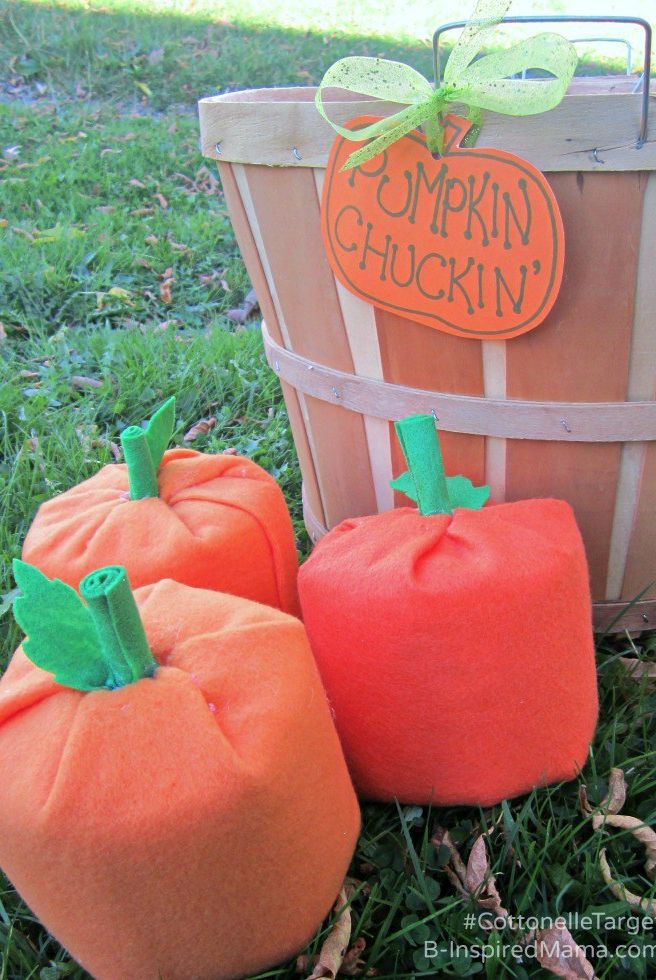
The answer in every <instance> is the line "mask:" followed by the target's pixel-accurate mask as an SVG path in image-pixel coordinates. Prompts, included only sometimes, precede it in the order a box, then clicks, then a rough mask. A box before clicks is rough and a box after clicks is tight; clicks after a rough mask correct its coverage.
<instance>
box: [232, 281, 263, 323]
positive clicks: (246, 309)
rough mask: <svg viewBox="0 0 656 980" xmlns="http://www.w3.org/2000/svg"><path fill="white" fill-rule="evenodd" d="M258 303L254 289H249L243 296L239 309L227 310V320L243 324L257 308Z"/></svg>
mask: <svg viewBox="0 0 656 980" xmlns="http://www.w3.org/2000/svg"><path fill="white" fill-rule="evenodd" d="M259 308H260V307H259V303H258V302H257V296H256V295H255V290H254V289H249V291H248V292H247V293H246V296H245V297H244V302H243V303H242V304H241V306H240V307H239V309H235V310H228V312H227V313H226V316H227V317H228V319H229V320H232V321H233V322H234V323H239V324H244V323H246V321H247V320H248V318H249V316H251V314H252V313H254V312H256V310H259Z"/></svg>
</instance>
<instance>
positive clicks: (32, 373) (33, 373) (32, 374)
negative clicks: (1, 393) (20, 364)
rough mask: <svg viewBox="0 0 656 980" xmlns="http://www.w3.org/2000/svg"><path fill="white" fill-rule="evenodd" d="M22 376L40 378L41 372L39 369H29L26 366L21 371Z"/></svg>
mask: <svg viewBox="0 0 656 980" xmlns="http://www.w3.org/2000/svg"><path fill="white" fill-rule="evenodd" d="M20 376H21V378H38V377H39V372H38V371H27V370H26V369H25V368H23V370H22V371H21V372H20Z"/></svg>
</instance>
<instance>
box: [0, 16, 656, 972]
mask: <svg viewBox="0 0 656 980" xmlns="http://www.w3.org/2000/svg"><path fill="white" fill-rule="evenodd" d="M387 6H388V7H389V9H388V10H387V11H384V10H383V9H382V8H383V5H382V4H379V3H377V2H375V0H366V2H363V3H362V4H359V5H354V4H352V3H347V2H346V0H338V2H336V3H331V4H320V3H319V2H318V0H305V2H303V3H301V2H291V0H290V2H287V3H283V0H272V2H271V3H270V4H266V5H265V4H263V3H261V2H257V0H240V2H237V0H228V2H225V3H219V4H216V3H209V0H207V2H206V0H198V2H196V3H194V2H193V0H184V2H180V0H178V2H164V0H148V2H144V3H142V4H140V5H139V6H138V7H136V6H134V5H133V4H130V3H127V2H124V3H122V2H120V0H104V2H102V3H98V4H89V3H82V2H78V0H66V2H64V3H61V4H60V5H57V6H53V5H52V4H45V3H42V2H34V3H24V2H14V3H9V4H5V5H4V6H0V64H2V66H3V67H2V77H1V78H0V153H1V154H2V155H1V157H0V179H1V180H2V192H1V194H0V372H1V375H0V439H1V440H2V457H1V459H0V513H1V514H2V517H1V518H0V576H1V578H0V614H1V618H0V641H1V643H2V648H1V650H0V667H2V666H4V664H5V663H6V660H7V658H8V657H9V655H10V654H11V651H12V650H13V649H14V647H15V646H16V644H17V642H18V631H17V629H16V627H15V625H14V623H13V619H12V616H11V613H10V611H9V610H10V603H11V599H12V589H13V582H12V580H11V574H10V565H11V559H12V558H13V557H15V556H17V555H19V553H20V545H21V540H22V538H23V536H24V534H25V531H26V529H27V527H28V525H29V522H30V520H31V518H32V517H33V515H34V512H35V510H36V508H37V506H38V505H39V503H40V502H41V501H43V500H45V499H46V498H48V497H50V496H51V495H53V494H55V493H57V492H59V491H61V490H64V489H66V488H67V487H69V486H71V485H72V484H74V483H77V482H79V481H80V480H82V479H84V478H85V477H87V476H89V475H91V474H92V473H93V472H95V470H96V469H97V468H98V467H99V466H101V465H103V464H105V463H107V462H109V461H111V459H112V443H113V442H115V441H116V438H117V435H118V434H119V432H120V430H121V428H122V427H123V426H125V425H126V424H130V423H132V422H134V421H137V420H139V419H141V418H145V417H147V416H148V415H149V414H150V412H151V410H152V409H153V408H154V407H155V406H156V405H157V404H158V403H159V402H160V401H162V400H163V398H164V397H166V396H167V395H169V394H170V393H172V392H176V393H177V395H178V419H179V425H178V431H177V434H176V438H177V439H178V441H180V440H181V439H182V435H183V434H184V432H185V431H186V429H187V428H188V427H189V426H190V425H191V424H192V423H193V422H195V421H197V420H198V419H199V418H201V417H207V416H210V415H212V416H214V417H215V418H216V420H217V423H216V425H215V426H214V428H212V429H211V430H210V431H209V433H207V435H205V436H203V437H202V438H201V439H200V440H199V441H198V442H197V443H195V445H196V446H197V448H200V449H204V450H208V451H221V450H222V449H224V448H227V447H235V448H237V449H238V450H239V451H240V452H243V453H245V454H247V455H249V456H251V457H252V458H253V459H255V460H256V461H257V462H258V463H260V464H261V465H262V466H264V467H266V468H267V469H268V470H270V471H271V472H272V473H274V475H275V476H276V477H277V478H278V479H279V480H280V481H281V484H282V486H283V489H284V490H285V492H286V494H287V498H288V500H289V503H290V506H291V508H292V513H293V516H294V520H295V526H296V529H297V533H298V542H299V548H300V549H301V551H302V552H303V553H306V552H307V539H306V537H305V534H304V531H303V528H302V522H301V508H300V478H299V472H298V466H297V462H296V458H295V454H294V449H293V445H292V442H291V438H290V435H289V430H288V426H287V419H286V416H285V411H284V406H283V404H282V400H281V397H280V392H279V388H278V384H277V381H276V379H275V377H274V376H273V375H272V374H271V373H270V372H269V371H268V369H267V368H266V366H265V363H264V359H263V355H262V350H261V343H260V339H259V335H258V331H257V329H256V326H257V325H256V324H254V325H253V326H252V327H250V326H249V328H248V329H236V328H235V327H234V325H233V324H231V322H230V320H228V319H227V318H226V316H225V314H226V312H227V311H228V310H229V309H230V308H232V307H235V306H238V305H239V303H240V302H241V301H242V299H243V298H244V295H245V293H246V291H247V290H248V288H249V284H248V281H247V277H246V273H245V270H244V268H243V265H242V263H241V260H240V257H239V253H238V250H237V247H236V244H235V241H234V238H233V235H232V231H231V227H230V223H229V221H228V218H227V216H226V211H225V206H224V203H223V200H222V196H221V191H220V187H219V185H218V182H217V179H216V176H215V172H214V170H213V168H212V167H211V166H207V165H206V163H205V162H204V161H203V159H202V158H201V157H200V155H199V153H198V149H197V140H198V129H197V121H196V117H195V114H194V108H195V101H196V99H197V98H198V97H199V96H200V95H204V94H210V93H212V92H215V91H218V90H221V89H223V88H227V87H231V88H236V87H246V86H250V85H270V84H306V83H310V82H313V81H315V80H316V79H317V78H318V77H319V76H320V75H321V73H322V72H323V70H325V68H326V67H328V65H329V64H330V63H331V62H332V61H333V60H335V59H336V58H338V57H340V56H342V55H345V54H347V53H367V54H381V53H382V54H385V55H387V56H391V57H398V58H401V59H403V60H409V61H412V63H413V64H415V65H416V66H417V67H418V68H419V69H420V70H422V71H424V72H425V73H429V72H430V50H429V46H428V42H427V38H428V36H429V34H430V32H431V30H432V27H433V26H434V25H435V24H436V23H438V22H440V21H442V20H448V19H451V18H452V17H453V16H454V14H453V12H452V10H453V8H452V7H450V6H449V5H447V4H446V3H444V2H443V0H438V2H437V3H435V4H432V3H431V4H429V3H428V2H427V0H421V2H419V3H418V4H415V5H413V6H412V8H410V10H409V11H408V10H407V9H406V8H401V7H398V6H396V7H394V6H393V5H387ZM611 7H612V5H611ZM611 7H608V8H607V9H608V10H610V9H611ZM526 9H527V7H526V6H524V7H523V8H522V10H521V11H518V12H526ZM542 9H545V8H544V7H543V8H542ZM552 9H556V5H555V3H554V4H553V8H552ZM577 9H581V10H583V9H585V12H594V7H593V5H592V4H591V3H586V4H584V5H582V6H580V7H579V8H577ZM605 9H606V8H605ZM649 9H650V8H649V7H648V5H647V3H643V2H642V0H641V2H639V3H635V4H634V5H633V7H632V12H635V13H640V12H645V11H648V10H649ZM459 15H460V14H458V16H459ZM595 67H597V68H598V66H595V65H592V68H593V70H594V68H595ZM463 642H466V636H464V637H463ZM655 647H656V638H655V637H654V636H650V635H645V636H643V637H642V638H640V639H633V640H632V639H631V638H629V637H620V638H616V639H613V640H601V641H600V643H599V680H600V687H601V714H600V719H601V720H600V725H599V729H598V732H597V736H596V739H595V743H594V747H593V750H592V752H591V756H590V760H589V764H588V765H587V767H586V770H585V772H584V773H583V777H582V780H581V782H584V783H585V784H586V785H587V787H588V794H589V797H590V799H591V801H592V802H593V803H594V802H598V801H600V800H601V799H602V798H603V796H604V794H605V792H606V788H607V783H608V779H609V774H610V771H611V769H612V767H621V768H622V769H623V770H624V772H625V774H626V778H627V781H628V784H629V792H628V797H627V802H626V805H625V812H626V813H627V814H632V815H634V816H636V817H638V818H640V819H641V820H644V821H645V822H647V823H651V824H652V825H653V824H654V823H655V822H656V793H655V787H656V775H655V773H656V769H655V765H654V763H655V761H656V750H655V748H654V746H655V745H656V723H655V721H654V712H655V710H656V689H654V688H653V687H652V688H649V687H647V686H645V684H644V683H642V684H637V683H635V682H634V681H633V680H631V679H630V678H628V676H627V674H626V671H625V670H624V669H623V667H622V664H621V663H620V662H619V658H620V657H621V656H622V655H623V654H626V653H629V654H634V655H637V656H638V657H640V658H641V659H649V658H653V654H654V648H655ZM471 710H472V712H475V711H476V706H475V705H472V706H471ZM578 790H579V787H578V784H577V783H576V782H574V783H569V784H566V785H563V786H557V787H553V788H549V789H546V790H542V791H539V792H535V793H533V794H531V795H530V796H527V797H523V798H521V799H519V800H516V801H512V802H510V803H507V804H506V803H504V804H503V805H501V806H499V807H495V808H493V809H491V810H486V811H481V810H477V809H466V808H458V809H450V810H440V811H434V812H428V811H427V810H426V809H425V808H424V809H422V808H419V807H405V808H402V809H400V810H399V809H397V808H396V807H394V806H368V807H366V808H365V812H364V829H363V835H362V839H361V843H360V846H359V849H358V853H357V855H356V858H355V861H354V864H353V868H352V874H353V877H354V878H356V879H357V880H358V881H359V882H360V883H361V884H360V885H359V886H358V888H357V890H356V893H355V897H354V899H353V911H354V939H362V940H364V941H365V943H366V945H365V947H364V951H363V952H362V959H363V961H364V971H365V972H367V971H368V972H369V975H377V976H380V977H413V976H435V975H448V976H470V975H476V974H480V975H481V976H482V977H485V978H496V977H515V978H524V977H527V976H539V975H545V976H546V975H548V974H546V973H545V972H544V970H543V969H542V967H540V965H539V964H538V963H536V961H535V959H533V958H531V955H530V953H529V952H528V951H527V952H526V954H525V955H524V956H523V959H522V961H521V962H519V961H518V960H517V958H516V957H514V956H513V954H512V952H511V951H510V950H509V949H508V948H506V949H505V950H504V949H503V946H504V944H505V945H506V947H510V946H512V944H513V942H514V933H513V932H512V930H510V929H509V928H506V929H499V930H497V932H496V933H494V934H493V935H492V942H493V944H494V943H496V944H497V947H498V948H497V950H496V952H495V953H494V954H493V955H492V956H491V957H490V958H489V959H488V960H487V961H486V963H485V964H483V963H481V962H480V961H479V960H478V959H477V958H475V957H473V956H468V955H466V954H465V953H463V952H462V950H456V949H455V948H454V947H455V945H457V944H458V943H461V944H464V945H465V946H472V945H475V944H480V943H482V942H484V941H485V940H486V937H487V938H488V939H489V934H487V933H485V932H483V931H482V930H481V928H480V927H479V926H478V925H475V926H473V927H471V926H469V925H468V923H467V922H466V919H465V916H466V915H467V913H469V912H471V911H473V910H475V909H476V908H477V906H476V902H475V900H474V899H472V898H471V896H469V897H468V896H467V895H463V894H462V889H461V888H459V887H458V886H457V883H456V882H455V880H454V872H453V858H452V857H451V858H450V851H449V848H448V847H447V846H446V845H445V844H444V843H441V844H440V843H439V842H437V843H435V842H434V834H435V830H436V827H438V826H439V827H441V828H446V829H448V831H449V835H450V837H451V840H452V841H453V842H454V844H455V846H457V848H459V850H460V852H461V854H462V856H463V859H464V860H465V861H466V860H467V856H468V854H469V852H470V850H471V847H472V845H473V842H474V840H475V839H476V837H477V836H478V835H479V834H480V833H481V831H483V830H485V829H488V828H493V829H492V830H491V833H490V835H489V838H488V841H487V847H488V852H489V857H490V863H491V867H492V870H493V872H494V873H495V874H496V876H497V886H498V889H499V892H500V894H501V899H502V904H503V905H504V906H505V908H506V909H508V910H509V912H510V913H511V914H512V915H513V916H516V917H518V916H524V917H528V916H535V917H537V918H540V917H548V916H551V917H555V916H556V915H558V914H565V915H567V914H575V913H578V914H579V916H580V917H582V916H584V915H586V914H587V915H590V916H591V919H592V925H590V927H589V928H588V927H587V926H586V925H580V924H579V925H572V927H571V932H572V933H573V935H574V938H575V939H576V941H577V942H578V943H579V944H582V945H586V946H594V947H595V949H597V948H599V947H601V946H605V947H607V955H603V953H602V954H601V955H599V956H598V957H597V958H596V959H595V958H594V957H593V960H594V962H595V968H596V974H597V976H599V977H616V976H625V975H626V976H629V977H645V978H647V977H652V976H656V926H654V925H653V924H652V925H650V923H649V920H648V919H644V920H643V918H642V914H641V912H640V911H636V910H633V911H631V910H630V908H629V906H628V905H627V903H626V902H625V901H623V900H622V898H621V895H620V897H618V896H617V895H616V894H613V892H612V891H611V890H610V889H609V888H608V887H607V885H606V884H605V882H604V879H603V877H602V874H601V871H600V867H599V853H600V848H601V847H606V848H607V854H608V860H609V863H610V867H611V868H612V869H613V873H614V874H615V876H616V877H617V878H619V879H620V880H621V881H626V883H627V887H628V888H629V889H630V890H631V891H633V892H637V893H640V894H641V895H646V896H648V897H651V898H652V899H653V898H654V894H655V892H656V885H655V884H654V881H653V880H652V879H651V878H650V877H649V876H648V875H647V874H646V872H645V870H644V868H643V862H644V854H643V853H642V848H641V847H640V846H639V845H637V844H636V842H635V841H634V839H633V838H632V837H631V836H630V835H629V834H627V833H623V834H622V833H618V832H613V833H609V832H606V831H601V832H595V831H593V829H592V826H591V822H590V821H589V820H588V819H587V818H586V817H584V816H582V814H581V810H580V807H579V801H578ZM320 805H330V801H323V802H320ZM465 890H466V889H465ZM272 900H274V898H273V896H272ZM593 913H603V915H601V916H599V917H596V918H595V917H594V915H593ZM629 914H631V915H633V916H634V917H635V921H633V920H631V919H627V916H628V915H629ZM604 916H606V917H607V918H606V921H604ZM654 918H656V907H655V914H654ZM611 919H612V920H613V921H612V922H611V921H610V920H611ZM426 940H428V941H432V942H434V943H435V944H436V945H435V949H437V950H439V955H438V956H437V957H436V958H434V959H430V960H428V959H426V957H425V956H424V949H423V943H424V941H426ZM191 941H193V937H190V942H191ZM320 942H321V938H320V937H317V939H316V940H315V942H314V944H313V946H312V948H311V949H310V950H309V953H310V954H312V953H313V952H315V951H316V950H317V949H318V947H319V946H320ZM452 943H453V944H454V947H452V946H451V945H450V944H452ZM649 945H651V947H652V949H651V950H650V949H648V948H647V947H648V946H649ZM627 947H630V948H627ZM0 951H1V958H0V980H12V978H21V980H24V978H28V977H37V978H41V980H55V978H57V977H64V976H70V977H82V976H84V973H83V972H82V971H81V970H80V969H79V968H78V967H76V966H75V964H74V963H72V962H71V961H70V958H69V957H68V956H67V954H66V953H65V952H64V951H63V950H62V949H60V948H59V946H58V945H57V943H55V942H54V941H53V940H51V939H50V938H49V937H48V935H47V933H45V931H44V930H43V929H42V928H41V927H40V926H39V924H38V923H37V922H36V921H35V920H34V918H33V916H32V915H31V914H30V912H29V911H28V910H27V909H26V908H25V906H24V905H23V904H22V903H21V901H20V899H19V898H18V896H17V895H16V893H15V892H14V891H13V890H12V889H11V887H10V886H9V884H8V883H7V882H5V881H3V880H2V879H1V878H0ZM294 975H295V964H294V963H291V964H288V965H285V966H282V967H281V968H280V969H277V970H272V971H271V972H269V973H267V974H266V976H268V977H276V978H283V977H292V976H294ZM581 975H583V974H581Z"/></svg>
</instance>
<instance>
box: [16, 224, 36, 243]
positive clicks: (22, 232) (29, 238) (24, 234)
mask: <svg viewBox="0 0 656 980" xmlns="http://www.w3.org/2000/svg"><path fill="white" fill-rule="evenodd" d="M11 230H12V232H13V233H14V235H20V237H21V238H25V239H26V240H27V241H28V242H33V241H34V235H33V234H32V232H31V231H26V230H25V229H24V228H17V227H16V225H12V229H11Z"/></svg>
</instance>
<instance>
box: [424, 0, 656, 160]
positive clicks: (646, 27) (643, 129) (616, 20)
mask: <svg viewBox="0 0 656 980" xmlns="http://www.w3.org/2000/svg"><path fill="white" fill-rule="evenodd" d="M467 23H468V21H466V20H454V21H451V22H450V23H449V24H442V26H441V27H438V28H437V30H436V31H435V33H434V34H433V75H434V78H435V85H436V86H437V85H439V83H440V82H441V80H442V66H441V64H440V38H441V37H442V35H443V34H445V33H446V32H447V31H453V30H457V29H458V28H463V27H466V26H467ZM500 23H503V24H567V23H569V24H634V25H637V26H638V27H641V28H642V29H643V31H644V33H645V48H644V58H643V69H642V110H641V115H640V131H639V133H638V139H637V142H636V148H637V149H640V147H641V146H643V145H644V143H645V142H646V140H647V126H648V123H649V82H650V77H651V40H652V31H651V24H650V23H649V22H648V21H646V20H644V19H643V18H642V17H596V16H592V15H590V16H580V17H569V16H567V15H560V14H552V15H550V16H546V17H540V16H530V17H503V18H502V20H501V21H500Z"/></svg>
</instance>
